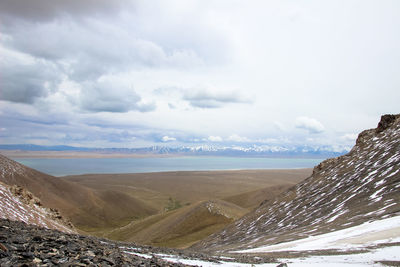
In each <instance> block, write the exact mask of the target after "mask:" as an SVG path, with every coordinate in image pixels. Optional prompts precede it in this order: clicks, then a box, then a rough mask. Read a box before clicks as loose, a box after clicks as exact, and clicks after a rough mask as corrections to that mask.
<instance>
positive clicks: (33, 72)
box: [0, 51, 61, 103]
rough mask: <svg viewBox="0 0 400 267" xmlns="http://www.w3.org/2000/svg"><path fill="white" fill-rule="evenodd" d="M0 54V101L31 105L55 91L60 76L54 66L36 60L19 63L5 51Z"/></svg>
mask: <svg viewBox="0 0 400 267" xmlns="http://www.w3.org/2000/svg"><path fill="white" fill-rule="evenodd" d="M2 53H3V55H2V57H1V61H0V70H1V90H0V99H2V100H6V101H11V102H19V103H33V102H34V101H35V100H36V99H37V98H40V97H46V96H47V95H48V94H49V93H50V92H51V91H54V90H56V87H57V84H58V83H59V82H60V80H61V76H60V74H59V71H58V69H57V67H56V66H54V64H51V63H48V62H44V61H36V60H28V61H27V62H21V61H19V60H18V59H17V58H16V57H13V56H11V55H9V54H7V53H6V52H5V51H2Z"/></svg>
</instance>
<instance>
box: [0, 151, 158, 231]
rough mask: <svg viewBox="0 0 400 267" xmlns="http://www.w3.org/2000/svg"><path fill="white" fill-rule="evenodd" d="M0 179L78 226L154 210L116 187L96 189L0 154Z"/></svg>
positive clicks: (117, 221) (121, 220)
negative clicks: (41, 170)
mask: <svg viewBox="0 0 400 267" xmlns="http://www.w3.org/2000/svg"><path fill="white" fill-rule="evenodd" d="M0 181H2V182H4V183H5V184H8V185H18V186H21V187H23V188H25V189H27V190H29V191H30V192H32V193H33V194H34V195H35V196H37V197H38V198H40V199H41V201H42V202H43V205H44V206H46V207H49V208H56V209H58V210H60V211H61V213H62V214H63V215H64V216H65V217H67V218H69V219H70V220H71V221H72V223H73V224H74V225H75V226H76V227H77V228H78V229H80V230H84V231H93V230H98V229H99V228H111V227H115V226H120V225H123V224H126V223H128V222H129V221H131V220H132V219H134V218H140V217H144V216H149V215H151V214H154V213H155V210H154V209H152V208H150V207H148V206H147V205H145V204H144V203H142V202H141V201H139V200H137V199H135V198H134V197H132V196H129V195H127V194H124V193H122V192H118V191H112V190H101V191H96V190H93V189H90V188H87V187H85V186H81V185H78V184H76V183H73V182H70V181H66V180H63V179H59V178H56V177H53V176H50V175H47V174H44V173H41V172H39V171H36V170H34V169H31V168H28V167H26V166H24V165H22V164H19V163H17V162H15V161H13V160H11V159H8V158H6V157H4V156H2V155H0Z"/></svg>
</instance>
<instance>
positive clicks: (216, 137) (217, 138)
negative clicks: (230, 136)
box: [208, 135, 222, 142]
mask: <svg viewBox="0 0 400 267" xmlns="http://www.w3.org/2000/svg"><path fill="white" fill-rule="evenodd" d="M208 141H211V142H222V138H221V137H220V136H213V135H210V136H209V137H208Z"/></svg>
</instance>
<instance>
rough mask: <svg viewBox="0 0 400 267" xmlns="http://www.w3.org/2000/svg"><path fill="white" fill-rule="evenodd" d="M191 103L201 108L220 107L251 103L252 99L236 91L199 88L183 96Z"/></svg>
mask: <svg viewBox="0 0 400 267" xmlns="http://www.w3.org/2000/svg"><path fill="white" fill-rule="evenodd" d="M183 99H184V100H187V101H189V103H190V105H191V106H193V107H199V108H220V107H222V106H223V105H225V104H229V103H250V101H249V100H248V99H246V98H244V97H242V96H240V95H239V94H238V93H236V92H211V91H208V90H197V91H194V92H188V93H186V94H185V95H184V96H183Z"/></svg>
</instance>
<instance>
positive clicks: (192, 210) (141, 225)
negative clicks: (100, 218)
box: [107, 200, 247, 248]
mask: <svg viewBox="0 0 400 267" xmlns="http://www.w3.org/2000/svg"><path fill="white" fill-rule="evenodd" d="M246 212H247V210H246V209H243V208H241V207H239V206H236V205H234V204H231V203H228V202H224V201H219V200H213V201H206V202H200V203H197V204H193V205H190V206H187V207H184V208H181V209H179V210H174V211H171V212H166V213H163V214H159V215H156V216H151V217H148V218H146V219H143V220H140V221H137V222H133V223H131V224H129V225H127V226H125V227H122V228H120V229H116V230H114V231H112V232H111V233H110V234H109V235H107V237H109V238H112V239H119V240H123V241H134V242H138V243H145V244H150V245H155V246H164V247H177V248H185V247H188V246H190V245H192V244H194V243H195V242H197V241H199V240H201V239H203V238H205V237H206V236H208V235H210V234H212V233H214V232H216V231H218V230H221V229H222V228H223V227H225V226H226V225H227V224H229V223H231V222H232V221H233V220H235V219H237V218H239V217H241V216H243V215H244V214H245V213H246Z"/></svg>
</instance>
